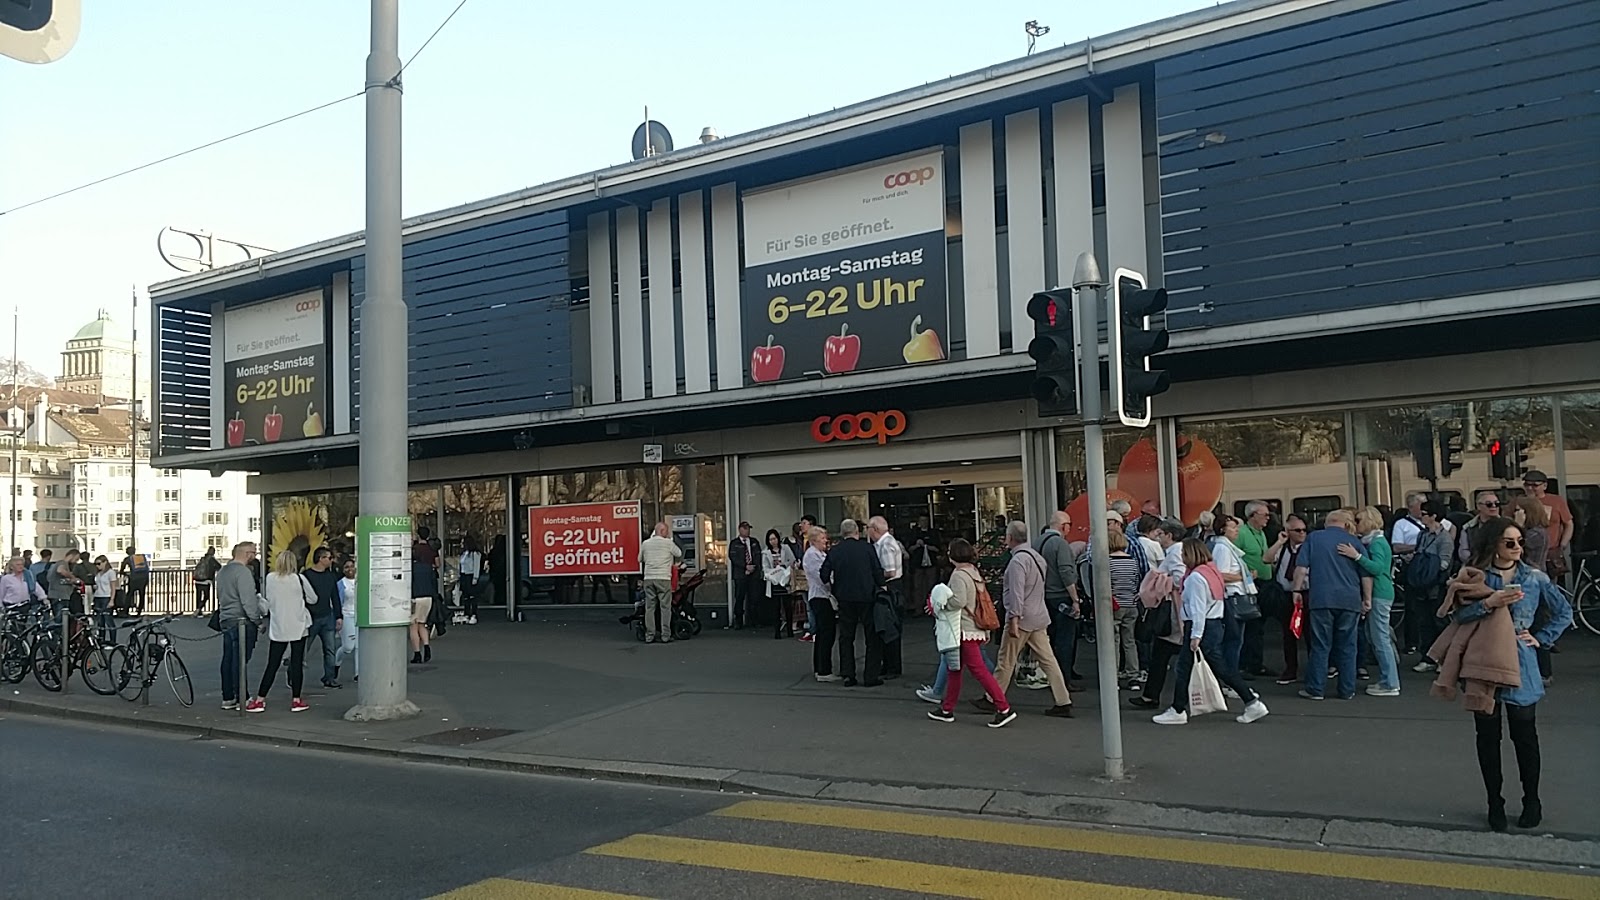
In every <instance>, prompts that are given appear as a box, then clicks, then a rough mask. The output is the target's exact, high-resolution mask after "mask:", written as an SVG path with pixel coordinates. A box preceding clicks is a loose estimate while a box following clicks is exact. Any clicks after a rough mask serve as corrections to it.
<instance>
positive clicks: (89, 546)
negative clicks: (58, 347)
mask: <svg viewBox="0 0 1600 900" xmlns="http://www.w3.org/2000/svg"><path fill="white" fill-rule="evenodd" d="M62 369H63V374H62V376H61V377H60V378H58V379H57V384H58V385H59V386H60V388H59V389H51V388H40V387H31V386H23V387H20V388H18V389H17V391H16V395H15V396H14V397H7V398H6V400H7V401H8V402H4V406H5V407H6V408H7V410H8V413H7V416H6V422H7V423H8V424H9V425H10V426H11V427H10V428H8V429H4V430H0V496H4V497H6V498H7V499H8V500H9V501H10V502H8V503H5V504H0V516H3V517H9V520H7V519H5V518H0V524H3V525H4V530H3V533H0V541H4V542H7V543H12V521H14V522H15V535H16V537H15V541H14V545H13V546H12V548H11V549H12V550H13V552H15V551H20V550H22V549H26V548H32V549H35V550H37V549H40V548H44V547H49V548H51V549H53V550H55V551H56V552H58V553H59V552H60V551H61V550H64V549H66V548H69V547H76V548H78V549H80V550H85V551H87V552H89V553H93V554H100V553H104V554H106V555H107V556H109V557H111V558H112V559H119V558H120V555H121V553H122V551H123V550H124V549H125V548H126V547H127V546H128V544H129V543H130V542H131V543H133V544H134V546H136V547H137V548H138V549H139V550H141V551H143V552H146V553H149V554H150V555H151V557H152V558H153V561H154V562H155V564H156V565H158V566H166V565H172V566H188V565H192V564H193V563H194V562H195V561H196V560H198V559H199V558H200V555H201V554H203V553H204V552H205V550H206V548H207V547H216V548H217V549H218V550H221V551H226V549H227V548H229V547H231V546H232V545H233V544H234V543H236V542H238V541H241V540H247V539H256V540H259V539H260V534H261V520H260V516H261V503H260V501H259V499H258V498H256V497H255V496H253V495H251V494H249V493H248V492H247V489H246V484H245V478H246V476H245V474H244V473H242V472H228V473H225V474H223V475H221V476H220V477H213V476H212V475H211V474H210V473H209V472H206V471H203V470H202V471H197V470H189V471H179V470H177V469H152V468H151V467H150V446H149V431H150V426H149V422H148V421H147V420H145V419H143V418H140V419H139V420H138V421H137V426H138V442H137V443H138V447H137V455H135V454H134V452H133V449H134V447H133V445H134V441H133V430H132V427H131V426H132V425H133V421H132V417H131V415H130V413H129V400H130V399H131V394H132V393H133V392H132V390H131V389H132V386H133V384H134V380H133V346H132V344H131V342H129V341H126V340H123V339H121V338H119V337H118V336H117V330H116V324H115V322H113V321H112V320H111V318H110V317H109V316H108V315H107V314H106V313H105V312H104V311H101V313H100V316H99V317H98V318H97V319H96V320H95V321H93V322H90V323H89V324H88V325H85V326H84V327H83V328H81V329H79V330H78V332H77V333H76V334H75V335H73V337H72V338H71V339H70V340H68V341H67V344H66V349H65V350H64V351H63V352H62ZM10 393H11V390H10V385H0V396H5V395H9V394H10ZM140 394H141V396H142V395H143V391H142V390H141V391H140ZM142 405H143V404H142V403H141V407H142ZM13 452H14V453H15V460H16V464H15V471H13V465H12V460H13Z"/></svg>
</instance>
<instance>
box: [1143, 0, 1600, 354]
mask: <svg viewBox="0 0 1600 900" xmlns="http://www.w3.org/2000/svg"><path fill="white" fill-rule="evenodd" d="M1155 71H1156V92H1157V110H1158V117H1159V118H1158V122H1159V129H1160V133H1161V135H1162V146H1161V175H1162V180H1161V194H1162V231H1163V235H1162V245H1163V246H1162V249H1163V268H1164V272H1165V279H1166V285H1167V288H1168V290H1169V291H1171V292H1172V293H1173V299H1172V306H1173V308H1174V309H1175V310H1178V311H1176V312H1174V313H1172V314H1171V315H1169V317H1168V323H1169V327H1172V328H1192V327H1202V326H1208V325H1224V324H1231V323H1236V322H1247V321H1254V320H1261V319H1272V318H1283V317H1289V316H1300V315H1309V314H1316V313H1326V312H1335V311H1342V310H1352V309H1364V308H1373V307H1379V306H1386V305H1390V304H1394V303H1399V302H1405V301H1409V300H1422V299H1433V298H1440V297H1449V296H1456V295H1462V294H1471V293H1481V292H1486V291H1493V290H1503V289H1509V288H1521V287H1533V286H1539V285H1548V284H1558V283H1562V282H1570V281H1579V280H1585V279H1593V278H1600V253H1597V252H1596V248H1597V247H1600V90H1597V88H1600V4H1597V3H1594V2H1592V0H1518V2H1515V3H1505V2H1462V0H1397V2H1393V3H1388V4H1384V5H1381V6H1377V7H1373V8H1371V9H1367V10H1362V11H1359V12H1354V13H1350V14H1347V15H1343V16H1338V17H1334V18H1330V19H1324V20H1320V21H1317V22H1313V23H1310V24H1307V25H1303V26H1299V27H1295V28H1290V29H1284V30H1282V31H1276V32H1271V33H1268V34H1264V35H1260V36H1258V37H1253V38H1248V39H1245V40H1241V41H1236V42H1233V43H1229V44H1224V45H1220V46H1217V47H1212V48H1208V49H1205V50H1201V51H1195V52H1192V53H1188V54H1184V55H1182V56H1179V57H1174V58H1172V59H1169V60H1166V61H1163V62H1159V63H1157V64H1156V67H1155ZM1201 303H1206V304H1210V305H1211V306H1212V307H1213V309H1212V311H1210V312H1207V313H1200V312H1197V311H1193V310H1192V309H1191V308H1192V307H1194V306H1196V305H1198V304H1201Z"/></svg>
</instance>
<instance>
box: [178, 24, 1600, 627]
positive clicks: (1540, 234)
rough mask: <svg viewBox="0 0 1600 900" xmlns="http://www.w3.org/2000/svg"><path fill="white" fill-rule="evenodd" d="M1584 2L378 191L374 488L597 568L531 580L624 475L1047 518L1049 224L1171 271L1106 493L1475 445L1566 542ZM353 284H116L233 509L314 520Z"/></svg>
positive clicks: (901, 102)
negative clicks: (389, 299)
mask: <svg viewBox="0 0 1600 900" xmlns="http://www.w3.org/2000/svg"><path fill="white" fill-rule="evenodd" d="M1597 25H1600V10H1597V8H1596V7H1595V6H1594V5H1593V4H1585V3H1580V2H1568V0H1530V2H1528V3H1525V4H1501V3H1492V2H1468V3H1461V2H1447V0H1391V2H1377V0H1295V2H1288V0H1276V2H1269V0H1238V2H1233V3H1225V4H1221V5H1219V6H1218V7H1216V8H1215V9H1209V10H1206V11H1203V12H1199V13H1195V14H1192V15H1187V16H1183V17H1179V18H1176V19H1171V20H1166V21H1162V22H1156V23H1152V24H1150V25H1147V26H1143V27H1140V28H1136V29H1131V30H1129V31H1127V32H1123V33H1119V34H1114V35H1109V36H1106V37H1103V38H1096V39H1093V40H1091V41H1087V42H1084V43H1080V44H1076V45H1072V46H1067V47H1063V48H1060V49H1057V50H1053V51H1048V52H1041V53H1038V54H1036V55H1033V56H1029V57H1027V58H1025V59H1022V60H1017V61H1014V62H1010V63H1004V64H1000V65H996V66H993V67H990V68H987V69H985V70H983V71H981V72H978V73H973V74H971V75H966V76H958V77H956V78H953V79H950V80H948V81H945V82H940V83H935V84H930V85H927V86H924V87H921V88H916V89H912V90H909V91H906V92H903V93H900V94H895V95H891V96H888V97H884V98H880V99H877V100H873V101H869V102H866V103H862V104H857V105H855V106H850V107H844V108H841V109H838V110H835V111H833V112H831V113H827V114H823V115H820V116H815V117H812V118H808V119H804V120H800V121H797V122H791V123H786V124H783V125H779V126H775V127H773V128H770V129H766V130H763V131H759V132H754V133H751V134H747V135H740V136H735V137H730V138H726V139H723V140H718V141H715V142H712V143H710V144H707V145H702V146H697V147H693V148H690V149H687V150H682V151H677V152H674V153H669V154H665V155H662V156H657V157H651V158H649V159H646V160H641V161H638V162H635V163H632V164H628V165H624V166H618V167H615V168H611V169H606V170H603V171H599V172H594V173H589V174H586V175H582V176H578V177H574V178H571V179H566V180H563V181H559V182H554V183H552V184H548V185H543V186H540V187H537V188H532V189H529V190H526V191H521V192H518V193H515V194H510V195H506V196H502V197H496V198H492V199H489V200H486V201H483V202H481V203H476V204H471V205H468V206H465V207H460V208H457V209H452V210H446V211H442V212H439V213H435V214H430V215H427V216H423V217H420V218H418V219H415V220H412V221H410V222H408V223H407V224H406V228H405V279H404V281H405V291H406V299H407V301H408V304H409V307H410V354H411V384H410V400H411V405H410V414H411V429H410V431H411V457H412V463H411V466H412V472H411V474H412V480H413V483H414V489H413V492H412V507H413V508H412V512H413V514H414V515H415V516H416V517H417V518H418V519H419V521H422V522H425V523H427V524H429V525H431V526H433V527H434V528H435V529H436V530H438V531H439V532H440V533H441V534H442V535H444V537H445V539H446V542H447V544H449V545H450V546H449V547H448V548H447V550H449V551H454V550H455V549H457V548H458V547H459V543H460V541H461V539H463V538H464V537H466V536H468V535H471V536H474V537H476V538H478V539H479V540H481V541H483V542H484V543H485V544H486V545H492V546H496V547H498V548H499V549H498V552H499V553H500V555H501V558H502V560H503V563H502V565H500V567H499V568H498V569H497V570H496V571H497V573H498V575H499V576H500V578H501V579H503V580H501V581H500V584H499V587H500V589H501V590H502V591H503V596H509V597H512V598H514V599H522V598H527V599H529V600H532V601H533V602H542V601H543V600H546V599H555V600H558V601H574V600H577V601H584V602H587V601H589V600H590V599H597V600H601V601H603V600H605V599H606V597H605V596H604V592H603V591H601V590H598V588H603V587H605V585H603V584H602V585H598V586H597V585H589V584H586V583H584V582H582V581H573V582H560V583H554V584H541V583H540V582H539V579H536V578H533V577H532V575H531V572H532V571H533V569H534V568H535V567H534V566H532V565H531V561H532V555H531V554H530V552H529V551H530V547H529V528H530V525H529V510H530V509H536V508H540V507H544V506H549V505H557V504H566V503H574V502H599V503H609V502H615V501H632V500H637V501H640V503H641V504H642V516H643V517H644V518H645V519H655V518H669V519H673V520H674V522H675V524H676V521H677V520H678V519H682V520H683V521H684V522H685V523H686V525H687V526H688V527H689V528H691V529H692V533H693V534H694V535H695V538H696V540H697V549H699V550H701V552H702V553H703V561H705V562H707V563H709V565H710V568H712V569H713V570H715V569H716V567H717V565H718V564H719V561H720V559H721V555H722V553H723V552H724V551H725V546H726V541H727V539H728V535H729V530H730V529H729V525H730V523H737V522H739V521H740V520H747V521H750V522H752V523H753V524H755V525H756V526H757V531H758V533H759V532H760V531H764V530H765V529H766V528H767V527H773V528H776V529H777V530H779V531H780V532H783V533H787V531H788V530H789V528H790V526H791V524H792V523H793V522H794V521H795V520H796V519H797V518H798V517H799V516H800V515H802V514H804V513H811V514H813V515H816V516H817V517H818V519H819V520H821V521H823V522H826V523H836V522H837V521H838V520H839V519H841V518H843V517H846V516H851V517H856V518H860V517H863V516H866V515H872V514H883V515H885V516H886V517H888V518H889V519H890V521H891V524H893V525H894V527H895V528H896V531H897V533H899V534H900V535H901V536H902V539H905V538H907V537H909V536H912V535H926V536H929V537H934V538H936V539H937V540H935V541H930V542H929V543H930V544H937V543H939V542H942V541H943V540H944V539H946V538H948V537H950V536H953V535H956V534H965V535H968V536H970V537H973V538H975V539H978V540H980V541H981V540H983V539H984V538H986V537H987V536H989V535H991V534H992V532H993V530H994V526H995V524H996V523H997V522H1001V521H1004V520H1005V519H1008V518H1018V517H1022V518H1026V519H1027V520H1028V521H1030V522H1032V523H1035V524H1038V523H1040V522H1042V521H1043V519H1044V517H1045V515H1046V514H1047V512H1048V511H1049V510H1051V509H1054V508H1058V507H1062V506H1064V507H1066V508H1067V509H1068V510H1069V511H1070V512H1073V513H1074V521H1075V523H1077V525H1078V526H1079V527H1086V526H1087V523H1088V519H1089V515H1088V511H1089V508H1090V502H1089V500H1088V498H1086V497H1085V496H1083V494H1084V491H1085V488H1086V484H1087V475H1086V473H1085V471H1084V466H1085V463H1084V459H1085V454H1084V451H1083V441H1082V428H1081V422H1080V421H1078V420H1077V419H1075V418H1074V417H1041V416H1040V415H1039V413H1038V409H1037V407H1036V406H1035V405H1034V403H1033V402H1032V401H1031V400H1028V399H1026V397H1027V388H1028V382H1029V379H1030V377H1031V372H1032V369H1033V363H1032V361H1031V360H1030V359H1029V357H1028V356H1027V354H1026V352H1025V351H1026V348H1027V345H1028V342H1029V340H1030V338H1031V337H1032V325H1031V322H1030V320H1029V319H1028V318H1027V316H1026V314H1025V313H1024V308H1025V305H1026V303H1027V301H1028V299H1029V298H1030V297H1031V296H1032V295H1033V294H1034V293H1035V292H1036V291H1039V290H1042V289H1045V288H1048V287H1053V286H1056V285H1059V284H1061V283H1062V282H1064V281H1069V280H1070V275H1071V267H1072V261H1073V260H1074V259H1075V257H1076V256H1077V254H1078V253H1079V252H1081V251H1084V250H1092V251H1094V252H1095V253H1096V255H1097V257H1098V258H1099V259H1100V261H1101V262H1102V264H1103V266H1104V268H1105V270H1106V271H1107V272H1111V271H1113V270H1114V269H1117V268H1126V269H1130V270H1134V271H1136V272H1140V273H1143V274H1145V275H1147V276H1148V277H1149V278H1150V280H1151V281H1152V282H1154V283H1159V284H1164V285H1165V286H1166V287H1167V288H1168V290H1169V291H1170V293H1171V307H1170V309H1169V311H1168V313H1167V316H1166V324H1167V327H1168V328H1169V329H1170V331H1171V332H1172V346H1171V350H1170V352H1169V353H1167V354H1166V355H1165V356H1164V357H1162V364H1163V365H1165V366H1166V368H1167V369H1168V370H1169V371H1170V372H1171V373H1172V376H1173V382H1174V386H1173V388H1172V389H1171V390H1170V391H1169V392H1168V393H1166V394H1163V395H1161V396H1160V397H1158V398H1157V401H1156V419H1155V420H1154V421H1153V422H1152V424H1151V425H1150V427H1148V428H1145V429H1139V430H1135V429H1124V428H1118V429H1113V430H1112V431H1111V432H1110V437H1109V441H1110V445H1109V447H1108V451H1107V460H1108V468H1109V470H1110V471H1109V472H1108V476H1109V479H1108V481H1109V484H1110V485H1111V486H1112V491H1113V496H1114V497H1115V496H1123V497H1126V498H1127V499H1130V500H1131V501H1132V502H1133V503H1134V504H1135V505H1136V506H1137V505H1140V504H1143V503H1145V502H1147V501H1155V502H1157V503H1159V504H1160V506H1161V507H1162V509H1163V510H1166V511H1168V512H1171V513H1174V514H1176V515H1179V516H1180V517H1182V518H1183V519H1184V520H1185V521H1188V522H1193V521H1194V520H1195V519H1196V518H1197V517H1198V515H1199V513H1200V512H1201V511H1202V510H1205V509H1211V508H1212V507H1214V506H1215V505H1217V504H1219V503H1221V504H1223V505H1225V506H1239V505H1241V504H1242V503H1243V502H1244V501H1246V500H1249V499H1263V500H1269V501H1273V502H1275V504H1276V505H1278V506H1279V507H1280V508H1281V509H1282V510H1283V511H1284V512H1287V511H1290V510H1294V511H1297V512H1300V513H1302V514H1303V515H1306V516H1307V517H1309V518H1311V519H1312V520H1313V521H1314V522H1316V521H1320V516H1321V515H1322V514H1324V513H1325V512H1326V511H1327V510H1329V509H1332V508H1335V507H1337V506H1343V505H1350V504H1361V505H1364V504H1375V505H1381V506H1385V507H1394V506H1398V505H1401V504H1402V503H1403V498H1404V495H1405V494H1406V493H1407V492H1409V491H1412V490H1427V491H1431V492H1433V493H1435V494H1436V495H1438V496H1439V497H1440V498H1441V499H1443V500H1445V501H1446V502H1448V503H1450V504H1452V505H1453V506H1454V507H1456V508H1457V509H1465V508H1466V505H1467V498H1469V497H1470V495H1471V493H1472V492H1473V491H1475V490H1479V489H1486V488H1492V489H1496V490H1500V491H1508V492H1514V491H1517V490H1520V478H1519V477H1518V476H1519V474H1520V472H1518V473H1509V474H1508V473H1507V472H1506V471H1505V470H1504V469H1503V468H1500V467H1497V466H1492V465H1491V464H1490V458H1491V453H1490V448H1491V447H1494V446H1501V445H1503V444H1504V443H1505V442H1514V443H1515V445H1516V447H1517V448H1518V449H1519V450H1522V451H1525V452H1524V453H1522V454H1519V457H1518V462H1517V465H1518V466H1519V467H1524V468H1525V467H1535V466H1536V467H1538V468H1541V469H1544V470H1545V471H1547V472H1548V473H1549V474H1550V475H1551V476H1552V479H1553V481H1554V483H1555V488H1556V489H1557V490H1558V491H1559V492H1560V493H1562V494H1564V495H1566V496H1568V497H1569V499H1570V500H1571V501H1572V504H1573V508H1574V511H1575V512H1576V513H1577V514H1578V518H1579V520H1580V529H1581V530H1580V533H1579V537H1578V546H1579V547H1580V548H1585V549H1600V519H1597V516H1600V354H1597V353H1596V349H1597V344H1596V341H1597V339H1600V253H1597V251H1596V246H1597V234H1596V232H1595V230H1594V223H1595V222H1596V221H1600V180H1597V174H1596V173H1597V172H1600V166H1597V165H1596V163H1597V161H1600V160H1597V158H1596V146H1597V142H1596V136H1597V134H1600V93H1596V92H1595V91H1593V90H1592V87H1593V85H1594V83H1595V75H1596V67H1597V65H1600V64H1597V63H1596V62H1595V60H1597V59H1600V53H1597V52H1596V51H1597V50H1600V46H1597V44H1600V41H1597V38H1596V35H1597V34H1600V29H1597V27H1596V26H1597ZM365 283H366V282H365V273H364V268H363V259H362V255H361V236H360V235H352V236H347V237H342V238H335V239H332V240H329V241H325V242H322V243H319V244H314V245H311V246H307V247H302V248H298V249H295V250H290V251H286V252H284V253H279V254H275V255H273V256H270V257H267V258H266V259H264V260H259V261H252V262H251V263H248V264H243V265H240V266H235V267H230V268H226V269H217V270H213V271H210V272H205V273H200V274H196V275H192V276H187V277H184V278H180V279H176V280H174V281H170V282H166V283H163V284H160V285H156V286H154V287H152V289H151V295H152V298H153V300H154V306H155V309H154V313H153V315H154V323H153V324H154V326H155V328H156V332H157V333H158V335H159V341H160V347H161V351H160V354H159V357H158V358H157V361H156V366H157V370H156V381H157V384H156V403H157V414H156V429H157V432H156V434H157V437H156V440H157V455H158V457H159V459H158V462H159V463H160V464H161V465H165V466H172V467H183V468H195V467H200V468H208V469H210V468H220V469H239V470H243V469H248V470H252V471H255V472H257V473H259V474H257V475H256V476H254V479H253V481H252V489H253V490H254V491H256V492H257V493H259V494H261V495H263V496H264V497H265V498H266V502H265V505H266V509H267V514H266V515H265V517H264V518H265V519H266V520H267V522H266V524H267V526H268V542H269V544H273V545H276V544H279V543H284V544H286V545H287V544H288V543H289V542H293V541H298V542H299V543H300V544H313V543H316V542H317V541H318V540H324V541H327V540H335V539H337V538H338V537H339V536H340V535H342V534H345V533H348V532H351V531H353V528H352V527H351V523H352V522H353V517H354V514H355V494H354V488H355V484H356V472H355V468H354V467H355V463H356V458H357V450H356V447H357V442H358V441H359V431H360V416H361V408H360V404H361V383H360V373H361V367H360V360H361V354H362V351H363V348H362V340H361V335H362V332H361V306H362V302H363V300H364V297H365ZM269 376H270V377H269ZM1523 457H1525V458H1523ZM513 553H515V554H516V555H517V559H516V561H515V562H512V560H511V555H512V554H513ZM934 555H935V556H936V554H934ZM552 588H553V590H550V589H552Z"/></svg>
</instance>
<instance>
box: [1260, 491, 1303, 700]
mask: <svg viewBox="0 0 1600 900" xmlns="http://www.w3.org/2000/svg"><path fill="white" fill-rule="evenodd" d="M1305 542H1306V520H1305V519H1302V518H1300V517H1299V516H1297V515H1294V514H1292V513H1291V514H1290V515H1289V516H1288V517H1287V518H1285V519H1284V520H1283V533H1282V534H1281V535H1279V536H1278V540H1277V542H1276V543H1274V544H1273V545H1272V546H1271V547H1269V548H1267V552H1266V554H1265V555H1264V557H1263V559H1264V560H1265V561H1266V562H1268V563H1271V564H1272V578H1273V580H1274V581H1276V582H1277V583H1278V587H1280V588H1283V595H1284V596H1285V597H1288V598H1289V602H1288V603H1287V604H1285V605H1284V607H1283V610H1282V612H1283V674H1281V675H1279V676H1278V683H1279V684H1298V683H1299V681H1300V641H1301V635H1302V634H1303V633H1304V632H1305V627H1304V622H1305V609H1306V597H1305V591H1296V590H1295V589H1294V565H1295V560H1296V559H1297V558H1298V557H1299V556H1300V546H1301V545H1302V544H1304V543H1305Z"/></svg>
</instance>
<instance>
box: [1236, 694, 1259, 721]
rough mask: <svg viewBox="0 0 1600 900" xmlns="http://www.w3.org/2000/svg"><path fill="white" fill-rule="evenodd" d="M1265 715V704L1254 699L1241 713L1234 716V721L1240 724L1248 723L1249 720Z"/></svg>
mask: <svg viewBox="0 0 1600 900" xmlns="http://www.w3.org/2000/svg"><path fill="white" fill-rule="evenodd" d="M1266 717H1267V705H1266V704H1265V703H1262V702H1261V701H1260V700H1256V701H1254V702H1252V703H1251V704H1250V705H1249V706H1246V707H1245V708H1244V714H1243V715H1240V716H1236V717H1234V721H1235V722H1238V723H1239V724H1240V725H1249V724H1250V723H1251V722H1255V721H1259V720H1261V719H1265V718H1266Z"/></svg>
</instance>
